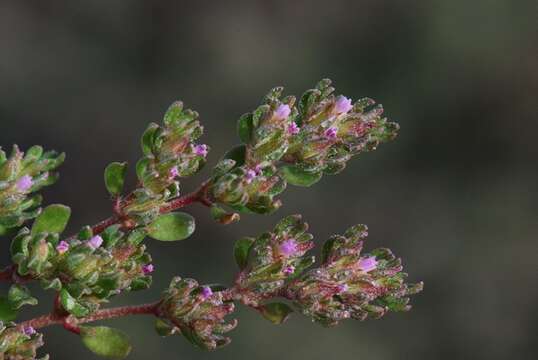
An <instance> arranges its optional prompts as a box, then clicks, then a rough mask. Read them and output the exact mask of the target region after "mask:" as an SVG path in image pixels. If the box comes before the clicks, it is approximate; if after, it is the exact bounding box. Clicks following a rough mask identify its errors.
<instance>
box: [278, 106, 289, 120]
mask: <svg viewBox="0 0 538 360" xmlns="http://www.w3.org/2000/svg"><path fill="white" fill-rule="evenodd" d="M290 113H291V109H290V107H289V106H288V105H286V104H280V105H278V107H277V108H276V110H275V118H277V119H278V120H284V119H286V118H287V117H288V116H289V115H290Z"/></svg>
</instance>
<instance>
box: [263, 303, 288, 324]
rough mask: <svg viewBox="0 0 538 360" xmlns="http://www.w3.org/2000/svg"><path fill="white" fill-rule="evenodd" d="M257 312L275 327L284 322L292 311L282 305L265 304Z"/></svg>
mask: <svg viewBox="0 0 538 360" xmlns="http://www.w3.org/2000/svg"><path fill="white" fill-rule="evenodd" d="M258 310H259V311H260V313H261V314H262V316H263V317H264V318H266V319H267V320H269V321H270V322H272V323H273V324H277V325H279V324H282V323H283V322H284V321H286V320H287V319H288V317H289V316H290V314H291V313H292V312H293V309H292V308H291V307H289V306H288V305H286V304H284V303H270V304H265V305H263V306H261V307H260V308H259V309H258Z"/></svg>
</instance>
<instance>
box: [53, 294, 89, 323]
mask: <svg viewBox="0 0 538 360" xmlns="http://www.w3.org/2000/svg"><path fill="white" fill-rule="evenodd" d="M60 303H61V304H62V307H63V308H64V309H65V310H66V311H67V312H69V313H70V314H73V315H75V316H76V317H84V316H86V315H88V313H89V312H90V311H89V310H88V309H87V308H86V307H84V306H82V305H80V304H79V303H78V301H77V300H76V299H75V298H74V297H72V296H71V294H69V292H68V291H67V290H66V289H62V291H60Z"/></svg>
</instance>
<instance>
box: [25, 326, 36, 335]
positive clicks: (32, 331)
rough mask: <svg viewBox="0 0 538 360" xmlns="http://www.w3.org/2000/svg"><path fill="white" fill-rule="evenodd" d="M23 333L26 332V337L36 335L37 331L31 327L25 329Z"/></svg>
mask: <svg viewBox="0 0 538 360" xmlns="http://www.w3.org/2000/svg"><path fill="white" fill-rule="evenodd" d="M23 332H24V335H26V336H32V335H34V334H35V333H36V331H35V329H34V328H33V327H31V326H27V327H25V328H24V330H23Z"/></svg>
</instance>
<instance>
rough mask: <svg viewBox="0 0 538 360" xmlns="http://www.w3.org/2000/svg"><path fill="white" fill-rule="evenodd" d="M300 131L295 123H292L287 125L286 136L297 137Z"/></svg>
mask: <svg viewBox="0 0 538 360" xmlns="http://www.w3.org/2000/svg"><path fill="white" fill-rule="evenodd" d="M300 130H301V129H299V127H298V126H297V124H296V123H295V122H292V123H291V124H289V125H288V134H289V135H297V134H298V133H299V131H300Z"/></svg>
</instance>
